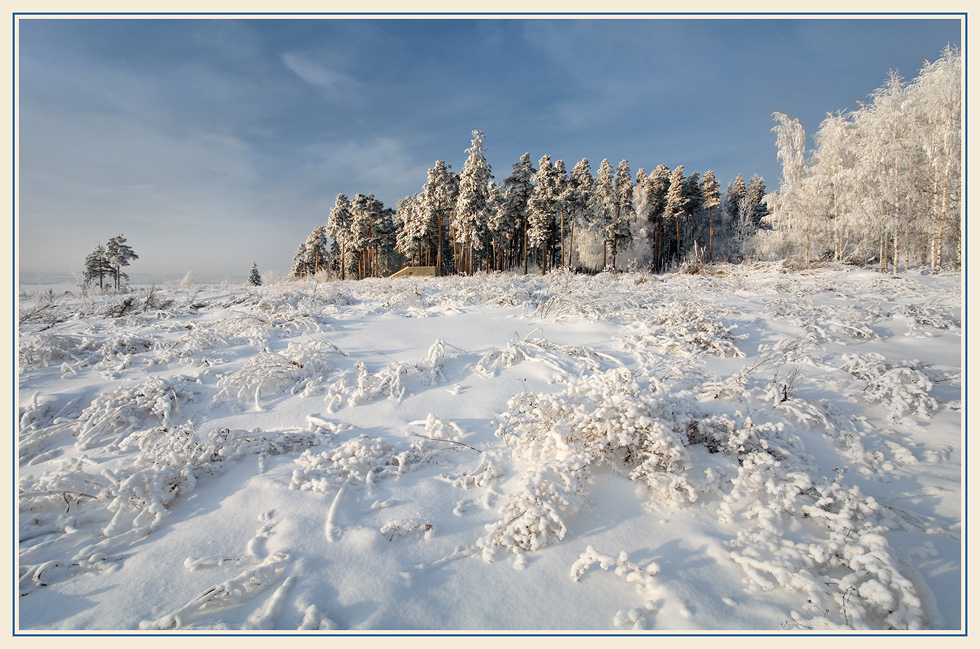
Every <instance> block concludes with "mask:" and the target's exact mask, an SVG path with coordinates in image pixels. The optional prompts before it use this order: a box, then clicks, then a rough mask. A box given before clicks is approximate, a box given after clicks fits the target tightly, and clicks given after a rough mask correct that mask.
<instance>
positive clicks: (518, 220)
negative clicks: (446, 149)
mask: <svg viewBox="0 0 980 649" xmlns="http://www.w3.org/2000/svg"><path fill="white" fill-rule="evenodd" d="M536 172H537V169H535V168H534V165H532V164H531V154H530V153H524V154H523V155H521V158H520V160H518V161H517V162H515V163H514V165H513V172H512V173H511V174H510V175H509V176H508V177H507V178H506V180H504V184H503V187H502V188H501V191H502V196H501V202H502V203H501V205H500V206H499V207H498V208H497V210H498V213H499V216H498V217H497V219H498V222H497V223H496V224H495V226H494V228H493V229H494V232H495V233H496V236H497V238H498V240H505V239H506V237H507V236H511V239H510V250H509V255H508V257H509V262H507V264H506V265H507V266H511V267H513V266H514V265H516V263H517V261H518V260H523V262H524V273H525V274H527V247H528V246H527V219H528V210H529V209H530V201H531V194H532V192H533V191H534V184H533V182H532V181H531V179H532V178H533V176H534V174H535V173H536ZM509 228H512V229H513V230H512V232H513V234H512V235H507V234H506V233H507V231H508V229H509ZM503 266H504V264H503V263H502V264H501V269H503Z"/></svg>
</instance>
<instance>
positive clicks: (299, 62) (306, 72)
mask: <svg viewBox="0 0 980 649" xmlns="http://www.w3.org/2000/svg"><path fill="white" fill-rule="evenodd" d="M279 58H280V60H281V61H282V62H283V65H285V66H286V67H287V68H289V70H290V71H291V72H292V73H293V74H295V75H296V76H298V77H299V78H300V79H302V80H303V81H305V82H306V83H308V84H310V85H312V86H317V87H319V88H322V89H324V90H326V91H327V92H328V93H330V94H331V95H337V96H340V95H342V94H344V93H346V92H348V91H350V90H352V89H355V88H356V87H357V86H358V83H357V81H356V80H355V79H353V78H351V77H349V76H348V75H346V74H344V73H343V72H340V71H338V70H332V69H330V68H328V67H326V66H323V65H321V64H319V63H317V62H316V61H312V60H310V59H309V58H307V57H306V56H304V55H302V54H297V53H295V52H284V53H282V54H280V55H279Z"/></svg>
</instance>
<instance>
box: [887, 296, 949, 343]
mask: <svg viewBox="0 0 980 649" xmlns="http://www.w3.org/2000/svg"><path fill="white" fill-rule="evenodd" d="M889 315H891V316H904V317H905V318H906V319H907V320H908V322H909V335H912V336H923V335H924V336H931V335H934V332H935V331H937V330H938V331H949V330H951V329H959V328H960V319H959V317H958V315H957V312H956V310H955V309H954V308H952V307H950V306H949V305H948V304H946V303H945V302H943V301H940V300H928V301H924V302H911V303H909V304H903V305H901V306H898V307H896V308H895V309H893V310H892V311H891V313H890V314H889Z"/></svg>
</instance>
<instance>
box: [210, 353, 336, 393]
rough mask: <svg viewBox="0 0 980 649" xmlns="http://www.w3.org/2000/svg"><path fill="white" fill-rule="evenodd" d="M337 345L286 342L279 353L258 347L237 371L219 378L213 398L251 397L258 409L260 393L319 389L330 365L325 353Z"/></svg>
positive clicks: (315, 391)
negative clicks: (283, 349) (254, 354)
mask: <svg viewBox="0 0 980 649" xmlns="http://www.w3.org/2000/svg"><path fill="white" fill-rule="evenodd" d="M335 350H336V347H334V346H333V345H332V344H330V343H328V342H312V343H292V342H291V343H289V344H288V346H287V347H286V350H285V351H284V352H282V353H273V352H269V351H265V350H263V351H261V352H259V353H258V354H257V355H256V356H254V357H252V358H251V359H249V360H248V362H246V363H245V365H244V366H242V368H241V369H239V370H238V371H236V372H233V373H231V374H227V375H225V376H222V377H221V378H219V379H218V392H217V393H216V394H215V396H214V398H215V400H221V399H231V400H235V401H239V402H243V403H247V402H248V401H250V400H251V401H253V402H254V403H255V406H256V408H258V409H261V405H260V403H259V399H260V397H263V396H266V395H270V394H279V393H284V392H285V393H289V394H302V395H303V396H310V395H312V394H318V393H319V392H322V391H323V390H324V389H325V388H324V382H325V380H326V377H327V376H328V375H329V373H330V372H331V371H332V369H333V368H332V366H331V365H330V364H329V363H328V362H327V360H326V357H327V356H328V355H330V354H332V353H335Z"/></svg>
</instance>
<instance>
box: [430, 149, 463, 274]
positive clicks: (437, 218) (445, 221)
mask: <svg viewBox="0 0 980 649" xmlns="http://www.w3.org/2000/svg"><path fill="white" fill-rule="evenodd" d="M458 195H459V176H457V175H456V174H455V173H453V172H452V171H451V170H450V167H449V165H447V164H446V163H445V162H443V161H442V160H436V163H435V166H434V167H432V169H429V172H428V182H426V183H425V186H424V187H423V188H422V200H421V210H422V215H423V220H424V221H425V222H426V223H432V224H434V227H432V229H433V230H434V231H435V233H436V239H435V254H436V266H437V267H438V269H439V274H440V275H445V274H447V273H451V272H454V270H455V267H454V266H453V255H452V252H451V250H452V247H451V246H452V239H451V238H450V237H447V236H446V231H447V228H448V227H449V225H450V223H451V220H452V213H453V208H454V206H455V205H456V198H457V196H458ZM447 249H448V250H450V253H449V254H445V253H446V251H447Z"/></svg>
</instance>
